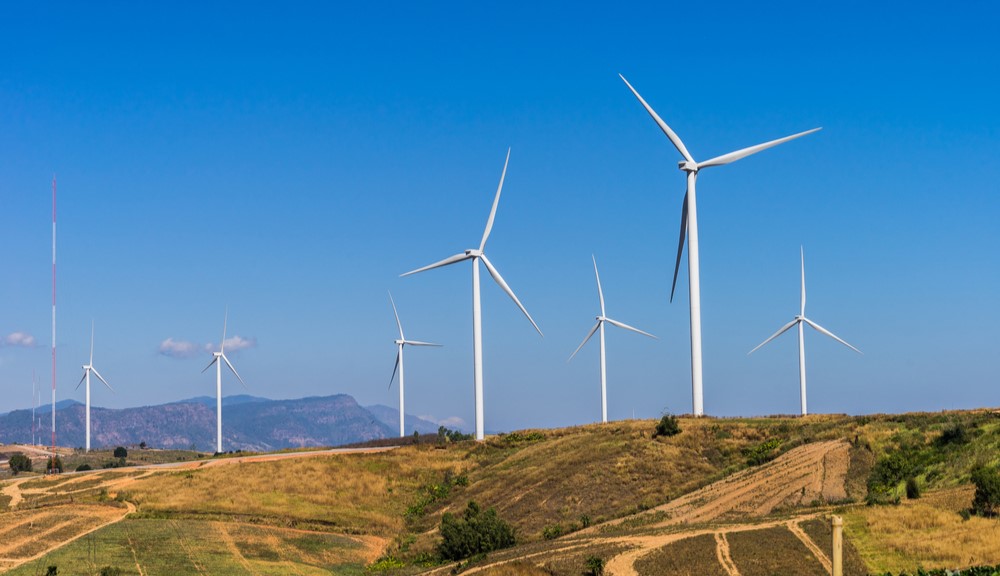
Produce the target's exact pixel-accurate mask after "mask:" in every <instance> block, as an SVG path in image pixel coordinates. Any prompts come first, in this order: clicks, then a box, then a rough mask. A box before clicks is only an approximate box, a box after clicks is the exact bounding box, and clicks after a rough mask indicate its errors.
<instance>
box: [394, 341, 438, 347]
mask: <svg viewBox="0 0 1000 576" xmlns="http://www.w3.org/2000/svg"><path fill="white" fill-rule="evenodd" d="M403 344H406V345H408V346H437V347H438V348H440V347H441V344H434V343H433V342H421V341H420V340H403Z"/></svg>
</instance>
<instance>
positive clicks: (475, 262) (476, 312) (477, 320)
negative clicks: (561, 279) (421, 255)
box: [400, 148, 544, 440]
mask: <svg viewBox="0 0 1000 576" xmlns="http://www.w3.org/2000/svg"><path fill="white" fill-rule="evenodd" d="M508 161H510V148H508V149H507V158H506V160H504V162H503V172H501V173H500V184H499V185H498V186H497V194H496V197H495V198H494V199H493V208H492V209H491V210H490V217H489V219H488V220H487V221H486V231H485V232H483V239H482V241H481V242H480V243H479V248H470V249H468V250H466V251H465V252H461V253H458V254H455V255H454V256H449V257H448V258H445V259H444V260H441V261H440V262H435V263H433V264H430V265H427V266H424V267H423V268H417V269H416V270H411V271H409V272H407V273H405V274H401V275H400V276H409V275H410V274H416V273H417V272H423V271H424V270H430V269H431V268H439V267H441V266H447V265H449V264H454V263H456V262H461V261H463V260H472V357H473V361H472V364H473V377H474V380H475V387H476V440H482V439H483V438H484V432H483V428H484V426H483V329H482V309H481V307H480V303H479V261H480V260H482V261H483V264H484V265H485V266H486V270H487V271H488V272H489V273H490V276H492V277H493V280H494V281H495V282H496V283H497V284H498V285H499V286H500V288H502V289H503V291H504V292H506V293H507V295H508V296H510V299H511V300H513V301H514V303H515V304H517V307H518V308H520V309H521V312H523V313H524V315H525V316H526V317H527V318H528V321H529V322H531V325H532V326H534V327H535V330H537V331H538V334H539V335H541V336H544V335H543V334H542V331H541V329H539V328H538V324H535V321H534V320H532V318H531V314H528V311H527V310H525V308H524V306H523V305H521V301H520V300H518V299H517V296H515V295H514V292H513V291H512V290H511V289H510V286H508V285H507V283H506V282H504V279H503V277H501V276H500V273H499V272H497V269H496V268H494V267H493V264H491V263H490V260H489V258H487V257H486V254H484V253H483V249H485V248H486V240H487V239H488V238H489V237H490V231H491V230H492V229H493V219H494V218H496V214H497V205H498V204H499V203H500V191H501V190H503V179H504V177H505V176H506V175H507V162H508Z"/></svg>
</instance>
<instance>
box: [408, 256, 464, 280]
mask: <svg viewBox="0 0 1000 576" xmlns="http://www.w3.org/2000/svg"><path fill="white" fill-rule="evenodd" d="M469 258H472V256H470V255H468V254H466V253H465V252H462V253H461V254H455V255H454V256H449V257H447V258H445V259H444V260H441V261H439V262H435V263H433V264H428V265H427V266H424V267H423V268H417V269H416V270H410V271H409V272H406V273H404V274H400V275H399V276H400V278H402V277H403V276H409V275H410V274H416V273H417V272H423V271H424V270H430V269H431V268H440V267H441V266H447V265H449V264H454V263H455V262H461V261H462V260H468V259H469Z"/></svg>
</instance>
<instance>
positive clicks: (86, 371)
mask: <svg viewBox="0 0 1000 576" xmlns="http://www.w3.org/2000/svg"><path fill="white" fill-rule="evenodd" d="M82 368H83V378H80V382H79V383H78V384H77V385H76V389H77V390H79V389H80V384H83V383H84V382H86V383H87V412H86V414H87V416H86V426H87V452H90V373H91V372H93V373H94V376H97V378H98V379H99V380H100V381H101V382H104V385H105V386H107V387H108V390H111V391H112V392H114V391H115V389H114V388H112V387H111V384H108V381H107V380H105V379H104V376H101V373H100V372H98V371H97V368H94V323H93V322H91V323H90V362H89V363H88V364H84V365H83V366H82Z"/></svg>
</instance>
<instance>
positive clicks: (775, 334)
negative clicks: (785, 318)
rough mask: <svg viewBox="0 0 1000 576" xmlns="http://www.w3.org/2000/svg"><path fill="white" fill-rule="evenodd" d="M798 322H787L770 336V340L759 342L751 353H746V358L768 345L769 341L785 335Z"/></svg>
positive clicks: (796, 320) (797, 320)
mask: <svg viewBox="0 0 1000 576" xmlns="http://www.w3.org/2000/svg"><path fill="white" fill-rule="evenodd" d="M798 322H799V319H798V318H796V319H795V320H792V321H791V322H789V323H788V324H785V325H784V326H782V327H781V329H780V330H778V331H777V332H775V333H774V334H772V335H771V337H770V338H768V339H767V340H764V341H763V342H761V343H760V344H758V345H757V347H756V348H754V349H753V350H751V351H749V352H747V356H749V355H751V354H753V353H754V352H756V351H757V350H758V349H760V347H761V346H763V345H764V344H767V343H768V342H770V341H771V340H774V339H775V338H777V337H778V336H781V335H782V334H784V333H785V332H786V331H787V330H788V329H789V328H791V327H792V326H795V325H796V324H798Z"/></svg>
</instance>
